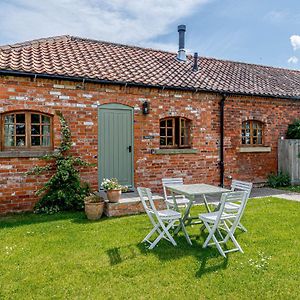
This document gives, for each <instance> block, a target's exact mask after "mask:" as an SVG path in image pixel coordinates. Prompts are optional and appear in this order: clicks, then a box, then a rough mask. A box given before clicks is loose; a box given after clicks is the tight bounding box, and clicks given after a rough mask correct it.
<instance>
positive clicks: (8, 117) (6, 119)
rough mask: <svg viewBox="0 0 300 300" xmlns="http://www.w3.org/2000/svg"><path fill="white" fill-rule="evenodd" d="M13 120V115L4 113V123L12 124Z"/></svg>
mask: <svg viewBox="0 0 300 300" xmlns="http://www.w3.org/2000/svg"><path fill="white" fill-rule="evenodd" d="M14 122H15V115H6V116H5V118H4V123H5V124H14Z"/></svg>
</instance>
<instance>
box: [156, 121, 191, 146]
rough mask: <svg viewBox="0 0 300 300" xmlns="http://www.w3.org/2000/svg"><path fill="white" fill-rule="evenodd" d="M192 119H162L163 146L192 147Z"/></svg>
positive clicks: (161, 134) (161, 139) (161, 135)
mask: <svg viewBox="0 0 300 300" xmlns="http://www.w3.org/2000/svg"><path fill="white" fill-rule="evenodd" d="M190 127H191V121H190V120H188V119H186V118H181V117H171V118H165V119H162V120H160V147H161V148H190V147H191V138H190Z"/></svg>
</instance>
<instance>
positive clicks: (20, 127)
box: [16, 124, 25, 134]
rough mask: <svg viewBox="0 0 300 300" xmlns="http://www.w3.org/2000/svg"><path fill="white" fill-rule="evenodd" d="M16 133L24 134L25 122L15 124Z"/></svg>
mask: <svg viewBox="0 0 300 300" xmlns="http://www.w3.org/2000/svg"><path fill="white" fill-rule="evenodd" d="M16 134H25V124H17V125H16Z"/></svg>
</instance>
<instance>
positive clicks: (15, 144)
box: [1, 111, 53, 151]
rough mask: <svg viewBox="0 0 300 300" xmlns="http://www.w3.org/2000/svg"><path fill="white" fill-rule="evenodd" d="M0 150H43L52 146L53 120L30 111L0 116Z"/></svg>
mask: <svg viewBox="0 0 300 300" xmlns="http://www.w3.org/2000/svg"><path fill="white" fill-rule="evenodd" d="M1 127H2V135H1V145H2V147H1V149H2V150H4V151H5V150H45V149H52V147H53V137H52V135H53V134H52V131H53V120H52V117H51V116H49V115H46V114H42V113H38V112H32V111H18V112H9V113H6V114H3V115H2V116H1Z"/></svg>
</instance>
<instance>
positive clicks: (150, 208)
mask: <svg viewBox="0 0 300 300" xmlns="http://www.w3.org/2000/svg"><path fill="white" fill-rule="evenodd" d="M137 191H138V194H139V196H140V199H141V202H142V204H143V207H144V209H145V211H146V213H147V215H149V214H155V215H156V214H157V210H156V207H155V205H154V202H153V199H152V192H151V190H150V189H148V188H143V187H138V188H137ZM147 200H148V201H147Z"/></svg>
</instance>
